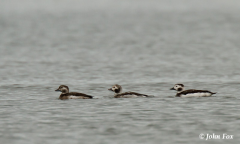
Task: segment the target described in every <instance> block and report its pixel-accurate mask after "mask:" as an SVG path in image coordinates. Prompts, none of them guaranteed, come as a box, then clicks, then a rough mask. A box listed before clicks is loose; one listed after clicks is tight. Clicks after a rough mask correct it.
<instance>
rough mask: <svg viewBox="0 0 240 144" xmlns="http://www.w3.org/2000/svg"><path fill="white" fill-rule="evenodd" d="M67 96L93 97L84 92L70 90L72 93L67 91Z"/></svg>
mask: <svg viewBox="0 0 240 144" xmlns="http://www.w3.org/2000/svg"><path fill="white" fill-rule="evenodd" d="M65 95H67V96H71V95H72V96H83V97H88V98H93V96H90V95H86V94H84V93H78V92H70V93H67V94H65Z"/></svg>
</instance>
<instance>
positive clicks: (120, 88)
mask: <svg viewBox="0 0 240 144" xmlns="http://www.w3.org/2000/svg"><path fill="white" fill-rule="evenodd" d="M108 90H110V91H113V92H115V93H116V94H118V93H121V92H122V87H121V86H120V85H118V84H115V85H114V86H112V87H111V88H109V89H108Z"/></svg>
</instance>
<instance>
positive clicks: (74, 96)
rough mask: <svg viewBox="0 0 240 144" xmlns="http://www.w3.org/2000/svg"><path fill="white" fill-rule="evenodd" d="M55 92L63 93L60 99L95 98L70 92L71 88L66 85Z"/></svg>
mask: <svg viewBox="0 0 240 144" xmlns="http://www.w3.org/2000/svg"><path fill="white" fill-rule="evenodd" d="M55 91H60V92H62V93H61V95H60V96H59V99H62V100H63V99H92V98H93V96H90V95H86V94H83V93H77V92H69V88H68V86H66V85H60V86H59V88H58V89H56V90H55Z"/></svg>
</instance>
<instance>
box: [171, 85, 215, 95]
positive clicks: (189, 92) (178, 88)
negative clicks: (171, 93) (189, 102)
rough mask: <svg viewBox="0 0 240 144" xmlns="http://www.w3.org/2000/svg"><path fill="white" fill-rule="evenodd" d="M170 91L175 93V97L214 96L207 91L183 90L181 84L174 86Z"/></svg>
mask: <svg viewBox="0 0 240 144" xmlns="http://www.w3.org/2000/svg"><path fill="white" fill-rule="evenodd" d="M170 90H176V91H177V94H176V97H209V96H212V95H213V94H216V93H213V92H210V91H208V90H195V89H189V90H184V85H183V84H175V85H174V87H173V88H171V89H170Z"/></svg>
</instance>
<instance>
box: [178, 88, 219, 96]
mask: <svg viewBox="0 0 240 144" xmlns="http://www.w3.org/2000/svg"><path fill="white" fill-rule="evenodd" d="M190 93H211V94H216V93H213V92H210V91H208V90H195V89H190V90H185V91H182V92H180V93H177V95H176V96H180V95H182V94H183V95H186V94H190Z"/></svg>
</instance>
